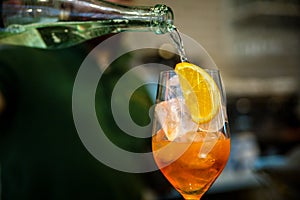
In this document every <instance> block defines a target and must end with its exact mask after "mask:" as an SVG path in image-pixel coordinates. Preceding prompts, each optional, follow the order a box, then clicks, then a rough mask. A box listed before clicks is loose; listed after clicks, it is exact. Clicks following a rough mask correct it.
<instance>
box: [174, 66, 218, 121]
mask: <svg viewBox="0 0 300 200" xmlns="http://www.w3.org/2000/svg"><path fill="white" fill-rule="evenodd" d="M175 72H176V73H177V74H178V75H179V81H180V85H181V89H182V92H183V96H184V99H185V103H186V106H187V107H188V109H189V111H190V113H191V117H192V120H193V121H194V122H196V123H198V124H201V123H206V122H209V121H210V120H211V119H212V118H213V117H214V116H215V115H216V114H217V113H218V112H219V109H220V105H221V98H220V91H219V89H218V86H217V85H216V83H215V81H214V80H213V78H212V77H211V76H210V75H209V74H208V73H207V72H206V71H205V70H203V69H202V68H200V67H198V66H196V65H193V64H191V63H188V62H181V63H178V64H177V65H176V67H175Z"/></svg>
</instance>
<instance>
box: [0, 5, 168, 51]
mask: <svg viewBox="0 0 300 200" xmlns="http://www.w3.org/2000/svg"><path fill="white" fill-rule="evenodd" d="M172 29H173V13H172V10H171V9H170V8H169V7H167V6H165V5H156V6H154V7H130V6H125V5H118V4H114V3H110V2H106V1H100V0H98V1H95V0H0V44H10V45H19V46H29V47H36V48H45V49H57V48H64V47H69V46H73V45H76V44H78V43H81V42H84V41H86V40H89V39H92V38H96V37H99V36H102V35H106V34H110V33H118V32H122V31H152V32H154V33H157V34H163V33H167V32H170V31H171V30H172Z"/></svg>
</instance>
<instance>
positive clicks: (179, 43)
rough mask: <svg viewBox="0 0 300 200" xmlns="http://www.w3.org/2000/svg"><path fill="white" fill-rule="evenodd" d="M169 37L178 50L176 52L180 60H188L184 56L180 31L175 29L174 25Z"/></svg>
mask: <svg viewBox="0 0 300 200" xmlns="http://www.w3.org/2000/svg"><path fill="white" fill-rule="evenodd" d="M170 37H171V39H172V40H173V43H174V45H175V47H176V49H177V50H178V54H179V57H180V61H181V62H188V58H187V56H186V53H185V50H184V47H183V42H182V39H181V37H180V33H179V31H178V30H177V28H176V27H174V28H173V29H172V30H171V31H170Z"/></svg>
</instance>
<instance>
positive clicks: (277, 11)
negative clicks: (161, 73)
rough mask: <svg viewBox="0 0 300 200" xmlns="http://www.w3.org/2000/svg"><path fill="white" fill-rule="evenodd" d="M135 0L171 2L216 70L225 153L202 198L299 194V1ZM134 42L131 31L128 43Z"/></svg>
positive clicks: (181, 26) (162, 58)
mask: <svg viewBox="0 0 300 200" xmlns="http://www.w3.org/2000/svg"><path fill="white" fill-rule="evenodd" d="M134 3H135V4H138V5H149V4H156V3H163V4H166V5H168V6H170V7H171V8H172V9H173V11H174V15H175V25H176V27H177V28H178V30H179V31H180V32H182V33H184V34H186V35H187V36H189V37H191V38H193V39H194V40H196V41H197V42H198V43H199V44H200V45H202V46H203V47H204V48H205V49H206V50H207V52H208V54H209V55H210V56H211V57H212V59H213V60H214V61H215V63H216V65H217V67H218V68H219V69H220V71H221V74H222V78H223V81H224V85H225V89H226V93H227V101H228V102H227V103H228V115H229V124H230V129H231V136H232V148H231V157H230V161H229V163H228V165H227V167H226V169H225V170H224V173H223V174H222V175H221V177H220V178H219V179H218V180H217V181H216V183H215V184H214V186H213V187H212V188H211V189H210V191H209V192H208V194H206V196H204V197H203V199H220V198H231V199H256V200H257V199H299V197H300V192H299V191H298V189H297V188H298V186H299V185H300V181H299V179H300V171H299V166H300V158H299V156H300V50H299V49H300V1H299V0H226V1H220V0H210V1H206V0H187V1H182V0H160V1H159V0H158V1H157V0H135V1H134ZM145 39H148V40H151V37H150V38H147V36H145ZM135 40H136V38H135ZM133 41H134V38H130V37H129V38H128V39H127V42H128V45H130V44H131V43H133ZM155 42H156V41H155V39H154V40H153V43H155ZM166 46H168V45H162V44H157V47H158V48H162V49H168V48H170V49H172V47H167V48H166ZM186 51H188V47H187V49H186ZM187 56H188V57H189V58H193V57H197V52H193V51H190V52H188V55H187ZM172 59H173V60H174V57H172V55H168V54H167V55H165V54H162V53H161V52H159V51H156V52H152V54H150V53H149V52H148V53H147V54H146V55H139V56H138V57H137V58H136V61H137V60H140V61H141V62H145V61H147V62H149V61H152V62H157V61H159V62H162V63H166V64H167V63H170V62H172V61H170V60H172ZM174 64H175V63H174ZM196 64H197V63H196ZM174 195H175V196H176V192H174ZM171 196H172V195H171ZM172 198H174V196H173V197H170V199H172Z"/></svg>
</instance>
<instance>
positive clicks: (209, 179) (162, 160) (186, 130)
mask: <svg viewBox="0 0 300 200" xmlns="http://www.w3.org/2000/svg"><path fill="white" fill-rule="evenodd" d="M156 103H157V104H156V105H155V112H154V115H155V118H154V119H155V120H154V123H153V136H152V149H153V156H154V160H155V162H156V164H157V166H158V167H159V169H160V170H161V171H162V173H163V174H164V176H165V177H166V178H167V179H168V181H169V182H170V183H171V184H172V185H173V186H174V188H175V189H176V190H177V191H178V192H179V193H180V194H181V195H182V196H183V197H184V199H190V200H191V199H194V200H199V199H200V198H201V196H202V195H203V194H204V193H205V192H206V191H207V190H208V189H209V188H210V186H211V185H212V184H213V182H214V181H215V180H216V178H217V177H218V176H219V175H220V173H221V172H222V170H223V169H224V167H225V165H226V162H227V160H228V157H229V152H230V139H229V138H230V135H229V129H228V120H227V114H226V102H225V95H224V91H223V89H222V81H221V77H220V74H219V71H218V70H204V69H202V68H200V67H198V66H196V65H193V64H191V63H188V62H182V63H178V64H177V65H176V67H175V70H174V71H173V70H170V71H165V72H162V73H161V75H160V78H159V87H158V95H157V99H156Z"/></svg>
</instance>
